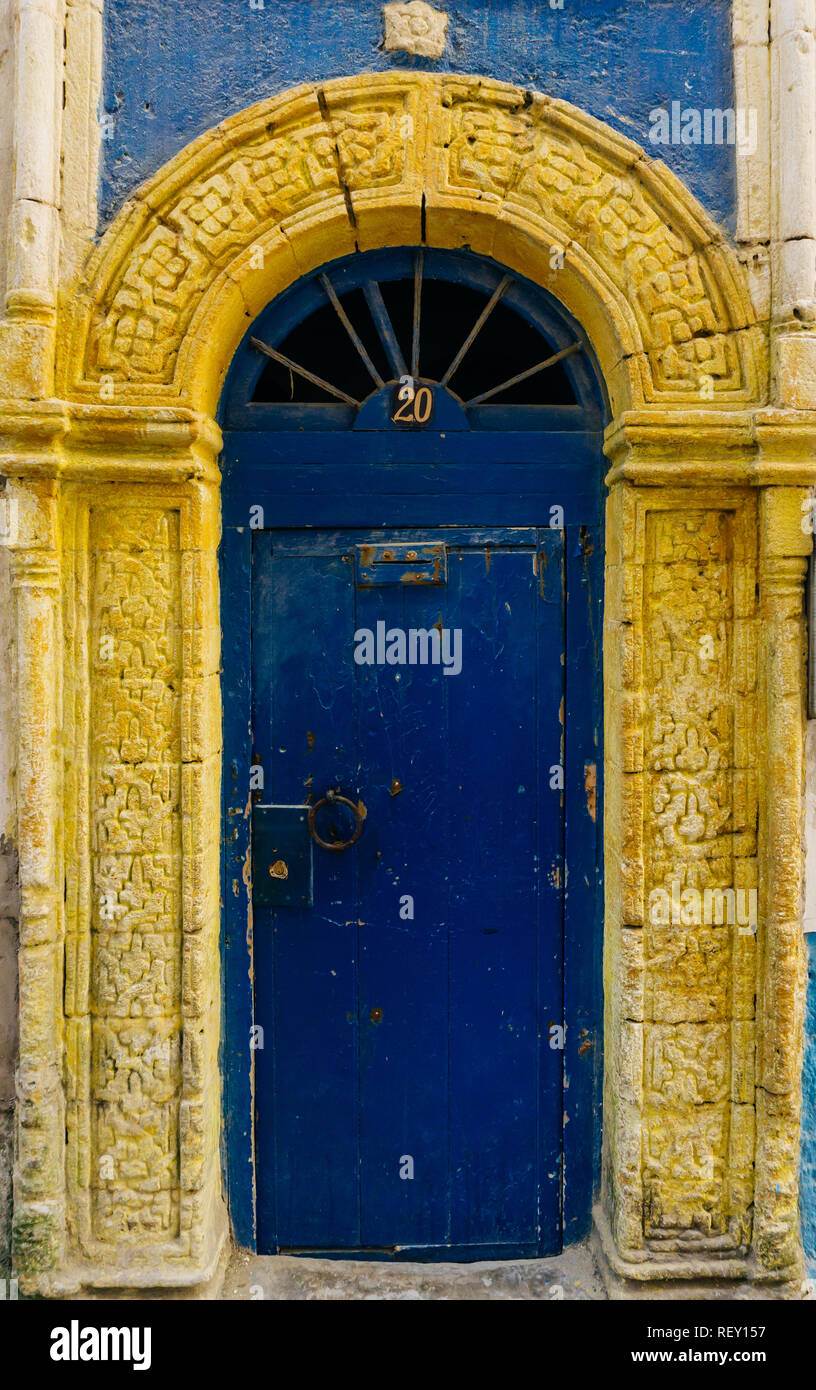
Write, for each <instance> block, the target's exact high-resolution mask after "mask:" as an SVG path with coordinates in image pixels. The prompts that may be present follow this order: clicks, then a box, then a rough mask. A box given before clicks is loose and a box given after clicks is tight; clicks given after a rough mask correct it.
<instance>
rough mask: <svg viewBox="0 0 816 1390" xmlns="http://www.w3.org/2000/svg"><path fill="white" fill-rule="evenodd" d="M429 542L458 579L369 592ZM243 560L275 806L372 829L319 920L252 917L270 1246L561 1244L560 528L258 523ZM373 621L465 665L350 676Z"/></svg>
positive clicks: (381, 669) (265, 1222)
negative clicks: (360, 817) (278, 528)
mask: <svg viewBox="0 0 816 1390" xmlns="http://www.w3.org/2000/svg"><path fill="white" fill-rule="evenodd" d="M440 540H444V541H445V543H446V544H447V547H448V554H447V582H446V583H445V584H444V585H438V586H437V585H433V586H429V585H411V584H394V583H386V584H375V585H374V586H373V587H361V586H360V585H359V584H358V582H357V579H358V574H357V570H358V565H357V547H358V546H361V545H366V544H369V543H374V544H377V545H380V546H382V545H383V544H384V543H386V542H390V543H393V544H395V545H397V544H405V543H407V542H411V543H414V542H417V541H424V542H426V543H429V544H438V543H439V541H440ZM252 569H253V577H252V586H253V587H252V632H253V639H252V665H253V673H252V675H253V691H254V695H253V711H252V727H253V730H254V751H255V757H256V761H259V762H260V763H261V764H262V766H263V769H264V789H263V792H262V800H263V803H264V804H276V805H300V804H302V803H303V802H305V801H306V800H307V799H308V800H310V801H312V802H315V801H317V800H318V799H319V798H320V797H322V796H323V795H324V793H325V792H326V790H327V789H329V788H337V789H339V790H340V791H341V792H342V793H343V794H345V795H347V796H349V797H351V799H352V800H354V801H356V800H357V799H358V798H359V799H360V800H361V801H362V802H363V803H364V804H365V808H366V812H367V814H366V819H365V823H364V828H363V832H362V835H361V838H360V839H359V841H358V842H357V844H356V845H354V846H353V847H352V848H350V849H348V850H345V851H342V852H339V853H333V852H329V851H325V850H321V849H318V848H315V849H314V852H313V853H314V905H313V907H311V908H298V907H281V908H277V909H270V908H263V907H261V906H259V905H258V904H257V903H256V905H255V909H254V961H255V1021H256V1023H257V1024H259V1025H261V1026H262V1027H263V1028H264V1046H263V1048H262V1049H259V1050H258V1051H257V1052H256V1054H255V1084H256V1101H255V1104H256V1154H257V1159H256V1182H257V1192H258V1196H257V1204H258V1248H259V1249H261V1250H273V1249H277V1248H298V1249H308V1248H314V1249H324V1250H332V1249H336V1250H353V1249H362V1250H373V1251H382V1250H384V1249H394V1248H396V1247H401V1248H402V1249H403V1250H406V1251H410V1250H411V1249H416V1248H418V1247H419V1248H422V1249H424V1250H429V1251H433V1249H434V1248H437V1249H438V1250H439V1252H440V1253H442V1254H444V1255H451V1254H456V1253H457V1252H464V1253H465V1254H467V1253H470V1254H471V1256H472V1255H473V1254H476V1253H486V1252H489V1251H491V1250H494V1249H495V1250H496V1251H497V1252H499V1253H507V1254H509V1253H519V1254H534V1253H542V1252H545V1251H553V1250H557V1249H558V1248H559V1241H560V1209H559V1190H560V1153H561V1088H562V1075H561V1057H562V1054H561V1052H560V1051H559V1050H557V1049H553V1048H551V1047H550V1046H549V1028H550V1026H551V1025H553V1024H560V1023H561V1021H562V1017H563V1013H562V999H561V989H562V986H561V980H562V971H561V964H562V894H563V880H564V874H563V821H562V814H563V813H562V795H561V792H560V790H559V789H558V787H557V786H556V787H555V788H554V789H551V787H550V768H551V767H552V766H553V765H555V764H559V763H560V762H561V759H562V729H563V726H562V722H561V721H562V719H563V696H564V671H565V666H564V594H563V555H562V533H561V532H558V531H542V532H540V533H536V532H535V531H533V530H531V529H529V528H526V529H518V530H513V529H509V530H508V529H505V530H502V531H501V532H494V533H491V532H489V531H484V530H481V531H478V532H477V531H475V530H474V531H467V530H465V531H456V532H452V531H447V530H443V531H436V532H434V531H427V532H422V533H416V532H407V531H402V532H398V531H394V532H386V531H377V532H376V533H373V534H372V533H365V532H355V531H341V532H319V531H308V532H306V531H300V532H298V531H292V532H287V533H284V532H279V533H270V532H258V533H256V535H255V538H254V553H253V565H252ZM227 620H228V615H227ZM378 623H384V624H385V631H388V630H391V629H396V628H398V629H401V630H402V631H403V632H408V631H409V630H410V629H412V628H413V629H429V628H432V627H433V626H434V625H435V624H439V625H440V626H441V627H442V628H447V629H448V630H453V629H459V630H461V634H462V639H461V640H462V669H461V672H460V673H458V674H450V675H447V674H445V672H444V669H443V667H442V666H440V665H432V664H427V665H421V664H416V665H410V664H388V663H385V664H376V663H375V664H370V665H365V664H360V665H358V664H357V663H356V662H355V660H354V655H353V654H354V647H355V642H354V634H355V632H356V631H358V630H359V629H363V628H365V629H370V630H371V632H372V633H376V632H377V624H378ZM406 897H410V898H411V899H412V900H413V916H408V915H407V907H406V904H405V899H406ZM401 907H402V915H401ZM409 1160H410V1163H409V1162H408V1161H409ZM411 1167H412V1169H413V1176H412V1177H411V1176H407V1171H408V1170H409V1169H410V1168H411ZM401 1171H402V1173H403V1176H401Z"/></svg>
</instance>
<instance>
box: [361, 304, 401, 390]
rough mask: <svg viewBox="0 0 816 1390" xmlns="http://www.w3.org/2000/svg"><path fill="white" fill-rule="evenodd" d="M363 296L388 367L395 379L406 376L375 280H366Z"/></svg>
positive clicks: (397, 344)
mask: <svg viewBox="0 0 816 1390" xmlns="http://www.w3.org/2000/svg"><path fill="white" fill-rule="evenodd" d="M363 294H364V295H365V297H366V303H367V305H368V307H369V309H370V310H371V317H372V318H373V320H374V326H375V328H376V329H377V332H378V333H379V335H380V342H381V343H382V345H383V348H384V350H385V355H386V357H387V358H388V362H389V365H390V367H391V370H392V372H393V373H394V376H395V377H400V376H407V375H408V368H407V367H406V365H405V358H404V357H403V355H402V350H401V348H400V345H399V343H398V342H397V335H396V333H395V332H394V328H393V325H392V323H391V320H390V318H389V317H388V310H387V309H386V307H385V300H384V299H383V297H382V290H381V289H380V287H379V285H378V284H377V282H376V280H366V282H365V284H364V285H363Z"/></svg>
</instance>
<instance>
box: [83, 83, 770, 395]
mask: <svg viewBox="0 0 816 1390" xmlns="http://www.w3.org/2000/svg"><path fill="white" fill-rule="evenodd" d="M423 240H424V241H426V242H427V243H428V244H430V245H435V246H443V247H457V246H462V245H464V244H467V245H469V246H471V247H473V249H474V250H478V251H480V252H482V253H484V254H487V255H492V256H494V257H495V258H496V259H497V260H499V261H501V262H502V263H504V264H505V265H508V266H509V267H510V268H511V269H513V270H516V271H518V272H520V273H522V274H526V275H528V276H530V277H531V278H532V279H535V280H536V281H537V282H538V283H539V284H543V285H545V286H547V287H548V288H550V289H551V290H552V291H553V293H554V294H555V295H556V297H557V298H558V299H560V300H561V302H562V303H564V304H565V305H566V306H567V308H568V309H570V310H571V311H572V313H573V314H574V315H575V317H576V318H577V319H578V320H579V321H580V322H581V323H582V324H583V325H584V327H585V329H586V331H587V333H588V335H589V337H590V339H591V341H592V342H593V345H594V347H595V350H596V352H597V355H598V359H599V362H600V364H601V368H602V370H603V373H604V376H605V379H606V382H607V385H608V388H609V391H610V396H611V399H612V407H613V412H614V413H615V414H616V415H619V413H620V411H621V410H623V409H627V408H638V407H641V406H649V405H655V404H660V405H665V406H669V407H670V406H671V405H673V404H685V406H688V405H689V404H694V403H699V402H700V401H706V402H707V403H709V404H711V403H712V402H713V403H720V404H722V405H723V406H729V407H733V406H735V405H740V404H745V403H748V402H751V401H754V402H756V401H757V399H758V394H759V391H760V383H761V382H762V381H763V373H762V370H761V358H762V351H763V347H762V335H761V333H760V331H759V329H758V328H757V326H756V323H755V319H754V315H753V310H752V307H751V302H750V298H749V295H748V291H747V286H746V283H745V280H744V276H743V272H742V269H741V267H740V265H739V263H738V262H737V260H736V258H735V256H734V255H733V253H732V252H731V250H730V249H729V247H728V246H727V244H726V243H725V241H724V239H723V236H722V233H721V232H720V231H719V229H718V228H717V227H716V226H715V225H714V224H713V223H712V222H711V221H710V220H709V219H708V218H707V216H706V214H705V213H704V212H703V211H702V209H701V208H700V207H699V206H698V205H697V204H696V202H695V200H694V199H693V198H692V197H691V195H690V194H689V193H688V191H687V190H686V189H685V188H684V187H683V185H682V184H681V183H680V182H679V181H678V180H677V179H676V178H675V177H674V176H673V175H672V174H671V172H670V171H669V170H668V169H667V168H666V167H665V165H663V164H662V163H660V162H656V161H654V160H650V159H649V158H647V156H646V155H645V154H644V152H643V151H642V150H641V149H640V148H639V147H638V146H637V145H635V144H633V143H632V142H631V141H630V140H627V139H626V138H625V137H623V136H621V135H618V134H616V133H615V132H613V131H611V130H610V129H609V128H608V127H607V126H605V125H603V124H602V123H601V122H599V121H596V120H594V119H593V118H592V117H590V116H588V115H586V114H585V113H583V112H581V111H579V110H577V109H576V108H575V107H572V106H570V105H569V104H568V103H566V102H563V101H556V100H553V99H551V98H549V97H546V96H540V95H536V94H534V93H531V92H527V91H523V90H521V89H519V88H517V87H513V86H509V85H507V84H505V83H501V82H494V81H490V80H486V79H484V78H474V77H463V76H437V75H432V74H428V73H410V74H407V73H396V72H392V73H385V74H368V75H363V76H359V77H354V78H341V79H336V80H334V81H331V82H326V83H325V84H324V85H323V86H322V87H314V86H309V87H301V88H298V89H296V90H294V91H290V92H287V93H284V94H283V95H282V96H278V97H274V98H272V99H270V100H269V101H265V102H262V103H260V104H259V105H257V106H254V107H252V108H251V109H250V110H248V111H244V112H241V113H240V114H239V115H237V116H233V117H231V118H230V119H229V120H227V121H225V122H224V123H223V124H222V125H220V126H218V127H217V128H215V129H214V130H211V131H208V132H207V133H206V134H205V135H203V136H201V137H200V138H199V139H198V140H196V141H195V142H194V143H193V144H192V145H190V146H189V147H187V148H186V149H185V150H183V151H182V152H181V153H180V154H179V155H178V156H177V157H176V158H175V159H173V160H171V162H170V163H169V164H168V165H166V166H165V167H164V168H163V169H162V170H160V172H159V173H158V174H156V175H155V176H154V178H153V179H151V180H150V182H148V183H147V184H146V185H145V186H144V187H143V188H142V189H141V190H140V191H139V192H138V193H137V194H136V195H135V196H134V198H133V200H132V201H131V202H130V203H129V204H127V205H126V207H125V208H124V209H123V211H122V212H121V213H120V215H119V216H118V217H117V219H116V221H115V222H114V224H113V226H112V227H111V229H110V230H109V232H108V233H107V235H106V236H105V237H104V239H103V240H102V242H101V244H100V246H99V248H98V250H97V251H96V253H95V254H94V255H93V257H92V259H91V260H90V262H89V264H88V266H87V269H86V273H85V276H84V280H83V283H82V284H81V285H80V286H79V287H78V288H77V293H76V294H75V296H74V298H73V302H72V313H71V320H70V324H69V326H68V330H67V334H66V337H65V340H64V343H63V349H64V350H63V359H62V386H63V392H64V394H65V395H66V396H67V397H68V398H69V399H73V400H79V401H83V402H88V403H90V402H98V401H99V400H100V396H101V398H102V399H103V400H108V401H115V402H117V403H119V404H134V405H137V404H152V405H157V404H161V403H163V402H167V403H168V404H174V405H185V406H188V407H192V408H193V409H197V410H204V411H207V412H212V410H213V408H214V406H215V402H216V400H217V397H218V392H219V389H220V385H221V382H222V380H223V375H224V372H225V370H226V367H227V365H228V363H229V360H230V357H231V355H232V353H233V352H234V350H235V348H236V346H237V344H238V342H239V341H240V338H241V336H242V335H243V333H244V331H245V329H246V326H247V323H248V322H249V320H250V319H252V318H253V317H254V316H255V315H256V314H257V313H258V312H259V311H260V310H261V309H262V308H263V307H264V305H265V304H267V303H268V302H269V300H270V299H271V298H272V297H273V296H274V295H275V294H277V293H279V292H280V291H281V290H283V289H284V288H285V287H286V286H287V285H289V284H290V283H291V282H292V281H293V280H295V279H297V278H298V277H299V276H301V275H303V274H304V273H306V272H308V271H311V270H313V269H314V268H315V267H316V266H318V265H320V264H321V263H323V262H324V261H326V260H328V259H331V258H333V257H336V256H339V255H342V254H344V253H345V252H351V251H353V250H354V249H355V248H359V249H360V250H363V249H366V248H368V247H374V246H383V245H394V244H409V243H420V242H421V241H423ZM562 262H563V263H562Z"/></svg>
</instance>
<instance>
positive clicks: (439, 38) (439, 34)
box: [383, 0, 448, 58]
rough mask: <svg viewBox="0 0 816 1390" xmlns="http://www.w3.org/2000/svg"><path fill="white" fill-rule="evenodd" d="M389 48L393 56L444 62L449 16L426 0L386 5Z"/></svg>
mask: <svg viewBox="0 0 816 1390" xmlns="http://www.w3.org/2000/svg"><path fill="white" fill-rule="evenodd" d="M383 18H384V20H385V48H386V52H388V53H391V52H393V51H395V50H401V51H402V52H403V53H413V54H415V55H416V57H418V58H441V57H442V54H443V53H444V52H445V41H446V39H447V34H448V16H447V15H446V14H445V12H444V11H443V10H435V9H434V8H433V6H432V5H426V4H425V3H424V0H409V3H408V4H407V5H402V4H395V5H383Z"/></svg>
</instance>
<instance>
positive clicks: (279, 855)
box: [252, 805, 314, 907]
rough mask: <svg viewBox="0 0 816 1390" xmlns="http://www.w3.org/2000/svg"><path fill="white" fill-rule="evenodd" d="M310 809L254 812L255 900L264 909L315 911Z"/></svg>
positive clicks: (256, 809)
mask: <svg viewBox="0 0 816 1390" xmlns="http://www.w3.org/2000/svg"><path fill="white" fill-rule="evenodd" d="M308 814H309V808H308V806H261V805H256V806H254V807H253V808H252V900H253V902H254V903H257V904H258V905H259V906H260V907H311V906H312V903H313V900H314V895H313V883H312V840H311V836H310V835H309V824H308Z"/></svg>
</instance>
